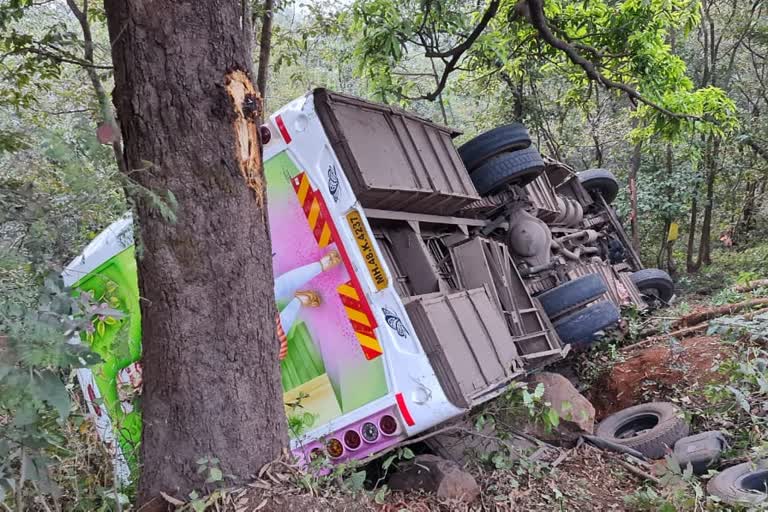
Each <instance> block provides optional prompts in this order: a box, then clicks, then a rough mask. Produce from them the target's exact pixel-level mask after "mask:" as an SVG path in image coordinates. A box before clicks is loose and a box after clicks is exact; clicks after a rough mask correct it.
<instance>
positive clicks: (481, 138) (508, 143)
mask: <svg viewBox="0 0 768 512" xmlns="http://www.w3.org/2000/svg"><path fill="white" fill-rule="evenodd" d="M530 145H531V137H530V136H529V135H528V128H526V127H525V126H524V125H522V124H520V123H512V124H507V125H504V126H499V127H498V128H494V129H493V130H490V131H487V132H485V133H482V134H480V135H478V136H477V137H475V138H474V139H471V140H470V141H468V142H467V143H465V144H463V145H462V146H461V147H460V148H459V156H461V159H462V160H463V161H464V166H465V167H466V168H467V170H468V171H470V172H472V171H474V170H475V169H477V168H478V167H480V166H481V165H482V164H483V163H484V162H485V161H486V160H488V159H489V158H493V157H494V156H496V155H498V154H499V153H502V152H504V151H515V150H518V149H525V148H527V147H528V146H530Z"/></svg>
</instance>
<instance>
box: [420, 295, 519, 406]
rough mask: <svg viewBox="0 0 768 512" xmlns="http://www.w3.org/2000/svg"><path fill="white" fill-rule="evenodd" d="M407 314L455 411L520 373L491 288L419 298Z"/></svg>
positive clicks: (514, 350)
mask: <svg viewBox="0 0 768 512" xmlns="http://www.w3.org/2000/svg"><path fill="white" fill-rule="evenodd" d="M405 309H406V311H407V313H408V317H409V318H410V320H411V323H412V324H413V327H414V329H415V330H416V333H417V334H418V336H419V339H420V340H421V344H422V346H423V347H424V351H425V352H426V353H427V355H428V356H429V360H430V362H431V363H432V367H433V368H434V369H435V373H436V375H437V378H438V380H439V381H440V385H441V386H442V387H443V389H444V390H445V391H446V395H447V396H448V399H449V400H450V401H451V402H452V403H454V404H455V405H456V406H458V407H463V408H467V407H469V406H470V405H472V404H473V403H474V401H475V398H476V397H478V396H481V395H483V394H484V393H486V392H487V391H488V390H489V389H490V388H494V387H496V386H498V385H499V384H501V383H503V382H506V381H508V380H509V379H511V378H514V377H516V376H517V375H519V374H520V373H521V372H520V370H519V369H520V368H521V367H522V361H521V359H520V357H519V356H518V354H517V351H516V349H515V344H514V343H513V341H512V337H511V336H510V334H509V331H508V330H507V326H506V323H505V321H504V318H503V317H502V316H501V313H500V312H499V310H498V308H497V307H496V306H495V304H494V303H493V299H492V298H491V296H490V293H489V290H488V289H487V288H485V287H482V288H475V289H472V290H466V291H461V292H457V293H452V294H447V295H443V294H430V295H427V296H420V297H414V298H413V300H411V301H409V302H408V303H407V304H406V306H405Z"/></svg>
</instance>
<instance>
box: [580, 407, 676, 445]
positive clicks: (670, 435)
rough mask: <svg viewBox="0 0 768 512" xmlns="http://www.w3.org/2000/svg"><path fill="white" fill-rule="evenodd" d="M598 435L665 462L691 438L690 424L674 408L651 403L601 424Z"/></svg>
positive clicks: (596, 431) (611, 417) (626, 411)
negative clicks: (682, 441)
mask: <svg viewBox="0 0 768 512" xmlns="http://www.w3.org/2000/svg"><path fill="white" fill-rule="evenodd" d="M595 435H596V436H597V437H602V438H603V439H606V440H608V441H611V442H613V443H616V444H620V445H622V446H627V447H629V448H632V449H634V450H637V451H639V452H640V453H642V454H643V455H645V456H646V457H648V458H649V459H661V458H663V457H664V456H665V455H666V453H667V450H668V449H671V448H672V447H673V446H674V444H675V443H676V442H677V441H679V440H680V439H682V438H684V437H685V436H687V435H688V423H687V422H686V421H685V419H684V418H683V417H682V413H681V412H680V409H678V408H677V407H675V405H674V404H671V403H669V402H651V403H648V404H640V405H635V406H634V407H629V408H628V409H624V410H623V411H619V412H617V413H615V414H611V415H610V416H608V417H607V418H605V419H604V420H603V421H601V422H600V424H599V425H598V426H597V429H596V430H595Z"/></svg>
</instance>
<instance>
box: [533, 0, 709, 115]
mask: <svg viewBox="0 0 768 512" xmlns="http://www.w3.org/2000/svg"><path fill="white" fill-rule="evenodd" d="M526 2H527V4H528V7H529V12H530V23H531V25H533V27H534V28H535V29H536V31H537V32H538V33H539V36H540V37H541V38H542V40H544V42H545V43H547V44H549V45H550V46H552V47H553V48H555V49H557V50H560V51H562V52H563V53H565V55H566V56H567V57H568V59H569V60H570V61H571V62H572V63H574V64H576V65H577V66H579V67H580V68H582V69H583V70H584V72H585V73H586V75H587V77H588V78H589V79H590V80H594V81H595V82H597V83H599V84H601V85H603V86H604V87H605V88H607V89H616V90H619V91H622V92H624V93H625V94H626V95H627V96H628V97H629V98H630V99H631V100H634V101H639V102H640V103H643V104H645V105H648V106H649V107H651V108H653V109H655V110H657V111H659V112H661V113H662V114H665V115H667V116H669V117H673V118H676V119H688V120H694V121H701V120H702V119H701V118H700V117H698V116H690V115H686V114H678V113H676V112H672V111H671V110H669V109H666V108H664V107H662V106H661V105H659V104H657V103H654V102H653V101H651V100H649V99H648V98H646V97H645V96H643V95H641V94H640V93H639V92H637V91H636V90H635V89H633V88H632V87H630V86H629V85H627V84H623V83H620V82H615V81H613V80H611V79H610V78H608V77H606V76H605V75H603V74H602V73H600V72H599V71H598V70H597V68H596V67H595V64H594V63H593V62H591V61H589V60H587V59H586V58H584V57H583V56H582V55H581V54H580V53H579V52H578V51H577V50H576V48H575V47H574V46H572V45H571V44H569V43H568V42H566V41H564V40H562V39H559V38H558V37H556V36H555V35H554V34H553V33H552V30H551V29H550V27H549V24H548V23H547V19H546V16H545V15H544V8H543V4H542V0H526Z"/></svg>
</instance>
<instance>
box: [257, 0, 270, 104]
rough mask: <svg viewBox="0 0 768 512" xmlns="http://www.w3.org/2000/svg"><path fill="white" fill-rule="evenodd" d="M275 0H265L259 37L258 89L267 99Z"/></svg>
mask: <svg viewBox="0 0 768 512" xmlns="http://www.w3.org/2000/svg"><path fill="white" fill-rule="evenodd" d="M273 9H274V2H273V0H264V12H263V13H262V15H261V37H260V38H259V70H258V74H257V75H256V89H257V90H258V91H259V92H260V93H261V97H262V98H264V100H265V101H266V97H267V79H268V78H269V56H270V54H271V53H272V17H273V16H274V13H273Z"/></svg>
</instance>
